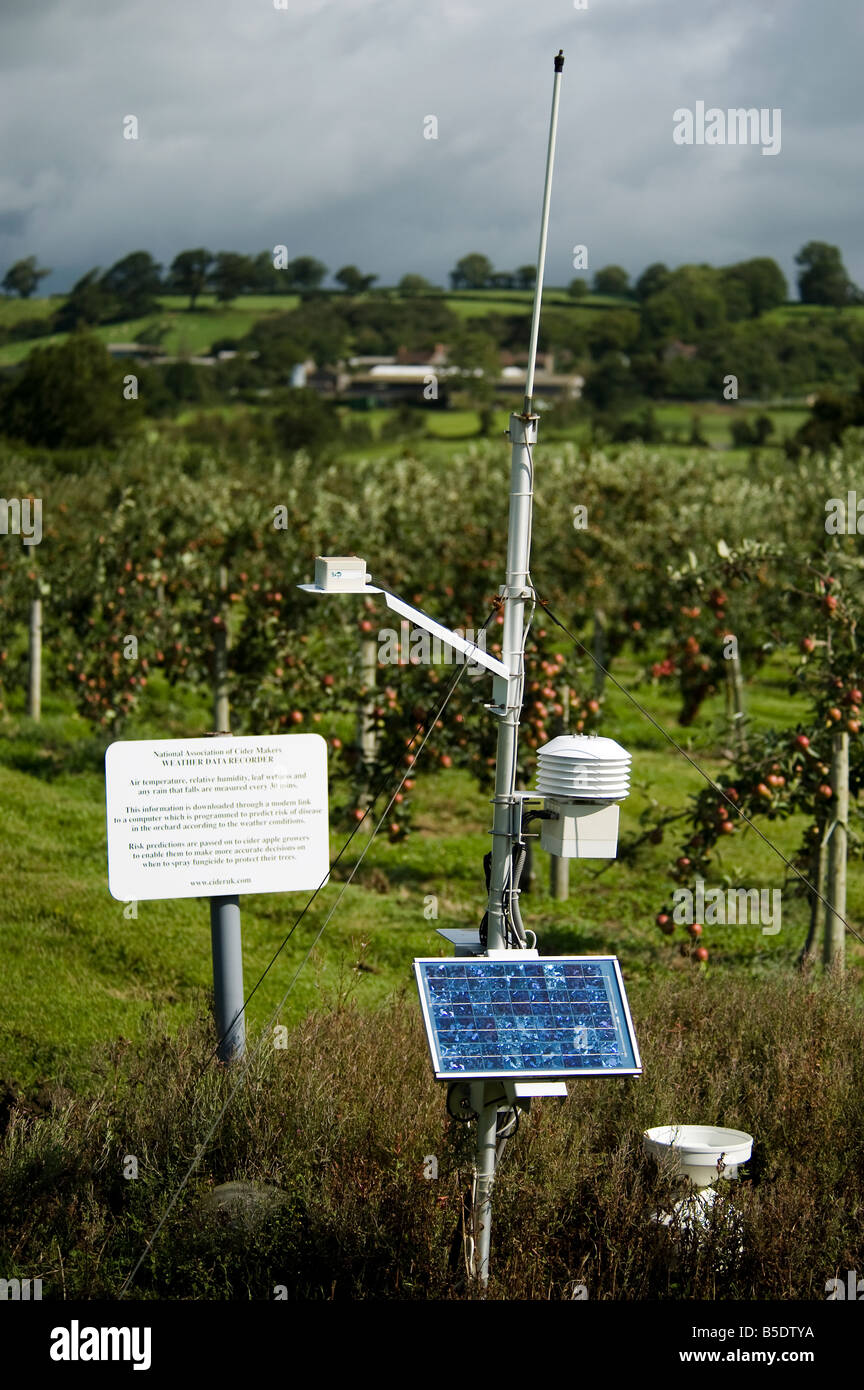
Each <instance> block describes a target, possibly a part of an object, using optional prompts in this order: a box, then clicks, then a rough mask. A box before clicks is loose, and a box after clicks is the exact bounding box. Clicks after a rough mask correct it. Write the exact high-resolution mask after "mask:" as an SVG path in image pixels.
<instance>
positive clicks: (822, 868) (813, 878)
mask: <svg viewBox="0 0 864 1390" xmlns="http://www.w3.org/2000/svg"><path fill="white" fill-rule="evenodd" d="M827 865H828V842H827V840H826V838H825V836H824V835H823V836H822V839H821V841H820V843H819V846H818V848H817V849H816V850H814V852H813V854H812V856H811V859H810V882H811V883H812V884H813V887H814V888H816V889H817V890H818V892H816V893H814V892H813V889H810V890H809V897H810V927H809V929H808V932H807V940H806V941H805V942H804V946H803V949H802V951H801V954H800V956H799V957H798V967H799V969H801V970H806V969H808V968H809V967H810V966H811V965H815V963H816V958H817V956H818V955H819V924H820V922H821V921H822V917H823V914H824V912H825V905H824V903H823V902H822V899H823V898H824V896H825V879H826V876H827V875H826V868H827Z"/></svg>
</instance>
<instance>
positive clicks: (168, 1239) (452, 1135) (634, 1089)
mask: <svg viewBox="0 0 864 1390" xmlns="http://www.w3.org/2000/svg"><path fill="white" fill-rule="evenodd" d="M629 994H630V1003H631V1008H632V1011H633V1016H634V1022H635V1026H636V1031H637V1034H638V1036H639V1040H640V1046H641V1050H642V1055H643V1063H644V1068H645V1070H644V1075H643V1076H642V1077H641V1078H634V1079H627V1078H619V1079H616V1080H606V1079H602V1080H601V1079H596V1080H590V1079H585V1080H583V1081H581V1082H571V1083H570V1091H571V1098H570V1100H569V1101H567V1102H557V1101H551V1100H546V1101H542V1102H540V1103H538V1102H534V1109H533V1110H532V1112H531V1114H530V1116H529V1117H528V1118H527V1119H526V1118H525V1117H524V1116H523V1117H522V1122H521V1125H520V1129H519V1132H518V1133H517V1135H516V1136H515V1138H512V1139H511V1140H509V1142H508V1143H507V1145H506V1149H505V1152H504V1154H503V1161H502V1162H501V1164H500V1167H499V1174H498V1179H497V1182H496V1188H495V1215H494V1231H493V1261H492V1280H491V1283H490V1287H489V1293H490V1295H491V1296H492V1297H494V1298H500V1299H507V1300H514V1299H519V1300H525V1299H530V1300H563V1299H567V1298H570V1297H572V1290H573V1286H574V1284H575V1283H577V1282H578V1283H581V1284H583V1285H584V1286H585V1287H586V1289H587V1291H588V1297H589V1298H590V1299H591V1301H592V1302H596V1301H602V1300H608V1299H614V1300H630V1301H633V1300H639V1299H651V1300H664V1301H677V1300H687V1301H691V1300H699V1299H701V1300H704V1299H719V1300H724V1299H732V1300H748V1301H757V1300H758V1301H759V1302H764V1301H770V1300H780V1299H821V1298H824V1289H825V1283H826V1281H827V1280H828V1279H829V1278H831V1277H834V1276H836V1275H838V1274H839V1275H840V1277H844V1275H845V1271H846V1270H847V1269H860V1268H861V1264H862V1255H864V1246H862V1237H861V1220H860V1217H861V1211H862V1205H864V1186H862V1176H861V1175H862V1171H864V1097H862V1090H861V1086H860V1081H859V1077H858V1067H857V1057H858V1053H859V1040H860V1032H861V1026H862V1022H864V1017H862V1009H861V1002H860V999H858V998H857V997H856V996H855V995H854V994H853V993H852V992H851V991H850V990H848V989H847V990H843V989H841V988H838V987H834V986H822V987H814V985H813V984H812V982H808V981H805V980H802V979H800V978H780V977H776V978H774V979H770V980H764V981H760V982H758V983H756V982H753V981H750V980H747V979H746V978H743V977H741V976H740V975H739V976H736V975H734V974H732V975H731V976H730V974H729V973H727V972H724V973H722V974H717V975H713V976H710V975H709V976H704V977H703V976H699V975H697V974H694V973H687V974H681V975H677V976H671V977H670V976H669V975H668V974H665V973H664V975H663V976H662V977H658V978H655V979H646V980H644V981H636V982H634V983H633V984H631V986H630V989H629ZM208 1042H209V1036H208V1028H207V1023H206V1020H205V1019H204V1018H203V1017H201V1018H198V1019H197V1020H196V1021H194V1022H193V1023H192V1024H191V1025H190V1026H188V1027H184V1028H182V1029H181V1030H179V1032H178V1031H175V1028H174V1026H173V1022H172V1023H170V1024H166V1020H164V1019H163V1018H159V1017H154V1018H153V1019H152V1020H151V1022H150V1026H149V1027H148V1029H147V1031H146V1033H145V1035H144V1036H143V1038H142V1039H141V1040H140V1041H139V1042H138V1043H136V1044H130V1043H128V1042H125V1041H122V1040H121V1041H119V1042H117V1043H116V1044H114V1045H113V1046H112V1047H110V1048H106V1049H103V1051H102V1053H101V1055H100V1056H99V1057H98V1058H97V1059H96V1061H95V1065H94V1070H93V1073H92V1076H91V1078H90V1081H89V1083H88V1086H87V1088H86V1090H85V1091H84V1092H83V1093H82V1094H81V1095H79V1096H70V1095H69V1094H68V1093H64V1092H63V1091H62V1090H60V1089H58V1088H57V1087H54V1088H47V1089H46V1090H45V1092H44V1093H43V1094H41V1095H40V1096H39V1097H38V1098H37V1099H35V1100H34V1101H33V1102H31V1103H30V1104H28V1105H17V1106H16V1105H12V1106H11V1107H10V1106H9V1105H8V1104H7V1107H6V1114H5V1117H4V1118H5V1129H6V1132H5V1137H4V1141H3V1149H2V1164H0V1213H2V1215H0V1263H2V1267H3V1269H4V1271H5V1275H6V1277H7V1278H9V1277H19V1278H41V1279H42V1280H43V1282H44V1290H43V1297H44V1298H45V1299H54V1300H56V1299H59V1298H61V1297H62V1298H83V1299H98V1298H116V1297H117V1295H118V1293H119V1291H120V1289H121V1288H122V1286H123V1283H124V1281H125V1280H126V1278H127V1277H128V1276H130V1275H131V1273H132V1270H133V1268H134V1266H135V1265H136V1263H137V1262H138V1260H139V1257H141V1256H142V1255H143V1254H144V1250H145V1242H146V1241H148V1240H149V1239H150V1238H151V1237H152V1236H153V1234H154V1233H155V1232H156V1229H157V1226H159V1225H160V1223H161V1222H162V1221H163V1217H164V1218H165V1219H164V1225H162V1227H161V1230H160V1232H159V1235H158V1237H157V1238H156V1241H155V1244H154V1247H153V1250H152V1252H151V1253H150V1254H149V1255H148V1256H147V1258H146V1259H144V1260H143V1262H142V1264H141V1267H140V1269H139V1270H138V1272H137V1274H136V1276H135V1279H134V1281H133V1282H132V1285H131V1287H130V1290H129V1293H128V1294H127V1297H131V1298H133V1299H144V1300H147V1299H163V1300H164V1299H171V1300H179V1301H188V1300H191V1299H216V1300H235V1301H248V1300H250V1299H251V1300H270V1299H273V1298H274V1296H275V1295H276V1291H277V1289H278V1290H280V1292H281V1291H282V1290H284V1291H285V1292H284V1294H282V1296H287V1297H288V1298H289V1299H303V1300H324V1299H327V1300H336V1301H340V1302H341V1301H345V1300H367V1299H375V1300H382V1299H383V1300H392V1299H400V1300H406V1299H407V1300H412V1299H430V1298H435V1299H443V1300H455V1299H465V1298H466V1297H467V1298H470V1297H472V1296H473V1294H474V1290H473V1289H472V1287H471V1286H470V1285H468V1284H467V1283H466V1279H465V1275H464V1270H463V1268H462V1261H461V1229H462V1219H463V1218H462V1214H463V1202H464V1201H465V1200H466V1196H465V1194H466V1188H467V1187H468V1184H469V1181H470V1163H471V1147H470V1144H471V1141H470V1137H469V1134H468V1133H466V1130H465V1127H464V1126H462V1125H459V1124H458V1123H456V1122H454V1121H451V1120H448V1119H447V1118H446V1116H445V1110H444V1105H443V1092H442V1088H441V1087H439V1086H438V1085H437V1084H436V1083H435V1082H434V1080H433V1078H432V1076H431V1072H430V1068H429V1065H428V1057H427V1052H426V1044H425V1038H424V1036H423V1031H422V1025H421V1022H420V1018H419V1009H418V1007H417V1004H416V1001H415V999H414V996H413V991H408V992H403V993H400V994H397V996H396V997H395V998H393V999H392V1000H391V1002H389V1003H388V1004H387V1005H385V1006H383V1007H382V1008H380V1009H377V1010H374V1011H368V1010H361V1009H358V1008H357V1007H356V1006H355V1005H353V1004H352V1003H351V1002H350V1000H348V999H345V998H344V997H343V998H341V999H339V1000H338V1001H336V1003H335V1007H331V1008H329V1009H328V1010H327V1011H326V1012H325V1011H321V1012H318V1013H316V1014H314V1015H311V1016H309V1017H307V1018H306V1019H305V1020H303V1022H302V1023H299V1024H298V1025H297V1026H296V1027H295V1028H293V1029H292V1030H291V1032H290V1033H289V1035H288V1037H287V1040H286V1045H285V1047H284V1048H278V1049H277V1048H275V1047H272V1046H270V1045H269V1044H268V1045H267V1046H265V1047H264V1048H263V1049H262V1050H261V1051H260V1052H259V1053H258V1054H257V1055H256V1056H255V1057H254V1058H252V1059H251V1061H250V1066H249V1070H248V1071H247V1072H246V1074H245V1076H244V1078H243V1080H242V1084H240V1085H239V1087H236V1089H235V1080H234V1077H233V1076H232V1075H230V1074H225V1072H224V1071H223V1070H222V1069H221V1068H214V1067H211V1068H209V1069H207V1070H205V1071H204V1072H203V1073H202V1064H203V1062H204V1059H205V1058H206V1055H207V1048H208ZM814 1083H818V1084H814ZM226 1102H228V1103H227V1105H226ZM682 1122H710V1123H716V1124H721V1125H728V1126H729V1127H731V1128H735V1129H743V1130H744V1131H745V1132H747V1133H749V1134H752V1135H753V1136H754V1140H755V1143H754V1152H753V1158H752V1160H751V1162H750V1164H749V1165H748V1166H747V1168H746V1169H745V1170H744V1171H743V1173H742V1176H741V1178H740V1180H739V1181H738V1182H734V1183H728V1184H727V1183H721V1184H720V1187H721V1189H722V1195H721V1197H720V1199H719V1201H718V1204H717V1207H716V1209H715V1216H714V1219H713V1221H712V1223H711V1225H710V1227H709V1229H708V1231H707V1232H706V1233H705V1235H704V1237H703V1238H702V1239H701V1240H693V1239H689V1240H688V1239H687V1238H686V1237H685V1235H684V1234H683V1233H682V1232H681V1231H680V1228H678V1227H676V1226H675V1225H674V1224H673V1225H672V1226H671V1227H664V1226H661V1225H658V1223H657V1222H656V1221H654V1220H653V1219H652V1213H654V1212H658V1211H660V1212H664V1211H665V1212H668V1211H670V1210H671V1208H672V1205H673V1203H674V1202H675V1201H676V1199H677V1198H678V1197H679V1196H680V1195H681V1188H680V1186H679V1185H678V1182H677V1181H676V1179H675V1178H674V1177H673V1176H672V1175H671V1174H670V1173H669V1172H667V1171H666V1170H665V1169H658V1168H657V1167H655V1165H654V1163H653V1161H651V1160H649V1159H648V1158H646V1156H645V1155H644V1154H643V1152H642V1147H641V1134H642V1131H643V1130H644V1129H646V1128H649V1127H651V1126H652V1125H656V1124H670V1123H671V1124H675V1123H682ZM803 1135H806V1145H802V1143H801V1136H803ZM203 1136H208V1138H207V1140H206V1142H202V1137H203ZM429 1156H432V1157H434V1158H435V1159H436V1160H437V1177H435V1178H434V1179H427V1178H426V1177H424V1168H425V1165H426V1162H427V1159H428V1157H429ZM193 1158H194V1159H195V1160H196V1163H195V1167H194V1170H193V1172H192V1174H191V1177H189V1180H188V1181H186V1178H187V1173H188V1168H189V1164H190V1160H192V1159H193ZM130 1160H131V1161H133V1162H134V1165H135V1166H134V1167H133V1166H130ZM426 1171H428V1169H426ZM229 1181H230V1182H237V1181H241V1182H243V1183H245V1184H247V1189H246V1190H247V1191H250V1190H251V1192H252V1193H254V1194H256V1197H255V1201H254V1204H253V1205H251V1206H250V1205H247V1206H245V1207H238V1206H237V1205H236V1204H235V1205H234V1206H231V1205H222V1206H219V1205H217V1201H218V1199H220V1198H224V1195H225V1194H224V1188H223V1186H222V1185H223V1184H225V1183H226V1182H229ZM175 1196H176V1198H177V1200H176V1201H175V1202H174V1204H173V1205H172V1206H171V1209H170V1211H168V1210H167V1209H168V1203H169V1201H170V1200H171V1199H172V1198H174V1197H175Z"/></svg>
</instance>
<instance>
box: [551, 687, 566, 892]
mask: <svg viewBox="0 0 864 1390" xmlns="http://www.w3.org/2000/svg"><path fill="white" fill-rule="evenodd" d="M561 705H562V707H563V711H564V712H563V714H562V715H561V718H560V719H559V720H558V725H557V728H556V731H555V732H556V735H557V734H566V733H568V732H569V728H570V686H569V685H565V686H564V690H563V691H562V694H561ZM549 893H550V895H551V896H552V897H553V898H554V899H555V901H556V902H565V901H566V899H567V898H569V896H570V860H569V859H564V858H562V856H561V855H558V854H550V855H549Z"/></svg>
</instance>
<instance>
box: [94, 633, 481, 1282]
mask: <svg viewBox="0 0 864 1390" xmlns="http://www.w3.org/2000/svg"><path fill="white" fill-rule="evenodd" d="M493 611H494V610H493ZM491 618H492V614H491V613H490V615H489V618H487V620H486V623H489V622H490V621H491ZM485 626H486V624H484V627H485ZM467 669H468V666H467V663H464V664H463V665H462V666H461V667H460V669H459V670H458V671H457V673H456V675H455V677H454V678H453V680H452V681H451V682H450V685H449V688H448V689H447V691H446V693H445V695H444V699H443V700H442V701H441V704H440V705H439V707H438V710H437V712H436V714H435V717H434V718H433V719H432V720H431V722H430V724H429V728H428V729H427V730H426V733H425V734H424V736H423V740H422V742H421V744H420V746H419V748H418V749H417V753H416V754H415V755H414V760H413V762H412V764H411V767H409V768H408V769H406V770H405V771H404V772H403V774H402V777H401V778H400V780H399V783H398V785H397V786H396V789H395V791H393V793H392V794H391V796H390V800H389V801H388V803H387V805H386V807H385V808H384V811H383V812H382V814H381V816H380V817H379V819H378V822H377V824H376V825H375V828H374V829H373V831H372V834H371V835H370V836H369V839H368V841H367V843H366V845H365V846H364V848H363V851H362V853H361V854H360V856H359V858H358V860H357V862H356V864H355V865H354V867H353V868H352V870H351V873H350V874H349V875H348V877H347V879H346V880H345V881H344V883H343V884H342V889H341V891H340V893H339V894H338V896H337V898H336V901H335V902H334V903H333V905H332V906H331V908H330V911H329V912H328V913H327V915H326V917H325V918H324V921H323V922H322V923H321V926H320V928H319V929H318V932H317V933H316V935H315V939H314V940H313V942H312V945H311V946H310V947H309V950H308V951H307V952H306V955H305V956H304V957H303V960H302V961H301V962H300V964H299V965H298V967H297V969H296V971H295V972H294V976H293V978H292V980H291V982H290V984H289V986H288V988H287V990H286V991H285V993H284V995H283V996H282V999H281V1000H280V1002H279V1003H278V1004H277V1006H276V1008H275V1010H274V1011H273V1013H272V1014H271V1016H270V1019H269V1020H268V1022H267V1023H266V1024H265V1026H264V1028H263V1029H262V1030H261V1034H260V1037H259V1040H258V1042H257V1043H256V1045H255V1047H254V1048H252V1049H251V1050H250V1051H249V1052H247V1053H246V1055H245V1056H244V1057H243V1058H242V1059H241V1060H239V1061H238V1062H237V1063H236V1064H235V1065H236V1068H237V1079H236V1081H235V1083H234V1085H233V1086H232V1087H231V1090H230V1091H229V1093H228V1097H227V1099H226V1100H225V1102H224V1104H223V1105H222V1108H221V1109H220V1111H219V1113H218V1114H217V1116H216V1118H215V1119H214V1120H213V1122H212V1124H211V1125H210V1127H209V1129H208V1130H207V1133H206V1134H205V1136H204V1139H203V1140H202V1141H201V1143H200V1144H199V1145H198V1148H197V1150H196V1151H195V1154H194V1155H193V1157H192V1161H191V1163H190V1164H189V1167H188V1168H187V1170H186V1172H185V1174H184V1175H183V1178H182V1180H181V1182H180V1184H179V1186H178V1187H177V1189H176V1190H175V1192H174V1193H173V1195H172V1196H171V1198H170V1200H169V1202H168V1205H167V1206H166V1208H165V1210H164V1211H163V1213H162V1215H161V1217H160V1218H159V1221H158V1223H157V1225H156V1229H155V1231H154V1232H153V1235H152V1236H151V1237H150V1239H149V1240H148V1241H147V1244H146V1246H145V1248H144V1250H143V1251H142V1253H141V1255H140V1256H139V1257H138V1260H137V1261H136V1263H135V1265H134V1266H133V1268H132V1270H131V1272H130V1273H129V1274H128V1275H127V1276H126V1279H125V1280H124V1281H123V1284H122V1286H121V1288H120V1294H119V1297H121V1298H122V1297H123V1295H124V1294H125V1292H126V1290H127V1289H128V1288H129V1285H130V1284H131V1283H132V1281H133V1280H134V1278H135V1276H136V1274H137V1273H138V1270H139V1269H140V1268H141V1265H142V1264H143V1263H144V1261H145V1259H146V1258H147V1256H148V1254H149V1253H150V1251H151V1250H152V1249H153V1246H154V1244H155V1243H156V1240H157V1239H158V1237H159V1233H160V1232H161V1230H162V1229H163V1227H164V1225H165V1222H166V1221H167V1220H168V1217H169V1216H170V1214H171V1212H172V1211H173V1209H174V1206H175V1205H176V1203H177V1201H178V1200H179V1198H180V1196H181V1194H182V1193H183V1192H184V1190H185V1188H186V1185H187V1183H188V1182H189V1179H190V1178H191V1176H192V1174H193V1173H194V1172H195V1169H196V1168H197V1167H198V1164H199V1163H200V1162H201V1159H202V1157H203V1156H204V1153H205V1152H206V1150H207V1147H208V1145H209V1143H210V1140H211V1139H212V1137H213V1135H214V1134H215V1132H216V1130H217V1129H218V1127H219V1125H220V1124H221V1122H222V1119H223V1118H224V1116H225V1114H226V1112H227V1110H228V1108H229V1106H230V1105H231V1103H232V1101H233V1100H234V1097H235V1096H236V1094H237V1092H238V1091H239V1089H240V1087H241V1086H242V1085H243V1082H244V1081H245V1079H246V1075H247V1073H248V1072H249V1070H250V1068H251V1066H252V1064H253V1062H254V1061H255V1060H256V1059H257V1057H258V1056H259V1054H260V1052H261V1050H262V1048H263V1047H264V1045H265V1043H266V1042H267V1041H268V1040H269V1037H270V1033H271V1030H272V1028H273V1025H274V1023H275V1021H276V1019H277V1018H278V1017H279V1014H280V1013H281V1011H282V1009H283V1008H284V1007H285V1003H286V1001H287V1000H288V997H289V995H290V994H291V991H292V990H293V988H294V986H295V984H296V983H297V980H298V979H299V977H300V973H301V971H302V970H303V968H304V966H305V965H306V963H307V961H308V960H309V957H310V956H311V955H312V952H313V951H314V949H315V947H316V946H317V944H318V942H319V941H320V939H321V937H322V935H323V933H324V930H325V928H326V926H327V924H328V923H329V922H330V920H331V918H332V917H333V914H334V913H335V911H336V909H337V907H338V906H339V904H340V902H341V901H342V898H343V897H344V896H345V893H346V892H347V890H348V888H349V886H350V884H351V881H352V879H353V878H354V875H355V874H356V873H357V870H358V869H359V868H360V865H361V864H362V863H363V860H364V859H365V857H366V855H367V854H368V852H369V850H370V848H371V847H372V843H373V841H374V839H375V836H376V835H377V834H378V831H379V830H380V828H381V826H382V824H383V823H384V821H385V820H386V818H387V816H388V814H389V812H390V808H391V806H393V804H394V803H395V800H396V796H397V794H398V792H399V790H400V789H401V787H402V785H403V783H404V781H405V779H406V778H407V777H408V776H409V774H410V771H411V768H413V766H414V763H415V762H416V760H417V758H418V757H419V755H420V754H421V753H422V751H423V749H424V747H425V746H426V744H427V743H428V741H429V738H430V737H431V735H432V731H433V729H435V727H436V725H437V722H438V720H439V719H440V717H441V715H442V714H443V713H444V710H445V709H446V708H447V706H448V704H449V703H450V700H451V699H452V697H453V695H454V693H455V691H456V688H457V686H458V685H459V683H460V681H461V680H462V678H463V676H464V675H465V672H466V671H467ZM414 737H416V733H415V735H414ZM412 741H413V740H412ZM349 843H350V837H349ZM315 891H316V893H317V892H318V891H320V890H319V889H316V890H315ZM310 901H311V900H310ZM307 907H308V904H307ZM305 910H306V909H305V908H304V912H305ZM302 915H303V914H302V913H301V917H302ZM298 920H299V919H298ZM295 925H296V924H295ZM292 931H293V928H292ZM289 936H290V933H289ZM286 940H287V938H286ZM283 944H284V943H283ZM280 950H281V947H280ZM276 954H277V955H278V954H279V952H278V951H277V953H276ZM274 959H275V957H274ZM271 964H272V962H271ZM267 968H268V970H269V968H270V967H269V966H268V967H267ZM265 974H266V971H265ZM262 979H263V976H262ZM259 983H260V981H259ZM256 988H257V986H256ZM253 993H254V991H253ZM250 997H251V995H250Z"/></svg>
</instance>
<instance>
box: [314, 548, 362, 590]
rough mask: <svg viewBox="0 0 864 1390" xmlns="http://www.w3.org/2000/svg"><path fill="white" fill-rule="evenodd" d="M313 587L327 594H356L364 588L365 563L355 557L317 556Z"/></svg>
mask: <svg viewBox="0 0 864 1390" xmlns="http://www.w3.org/2000/svg"><path fill="white" fill-rule="evenodd" d="M315 587H316V589H324V590H326V592H327V593H343V594H344V593H347V594H356V593H357V592H358V591H360V590H362V589H365V588H366V561H365V560H360V559H358V557H357V556H356V555H319V556H317V557H316V560H315Z"/></svg>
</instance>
